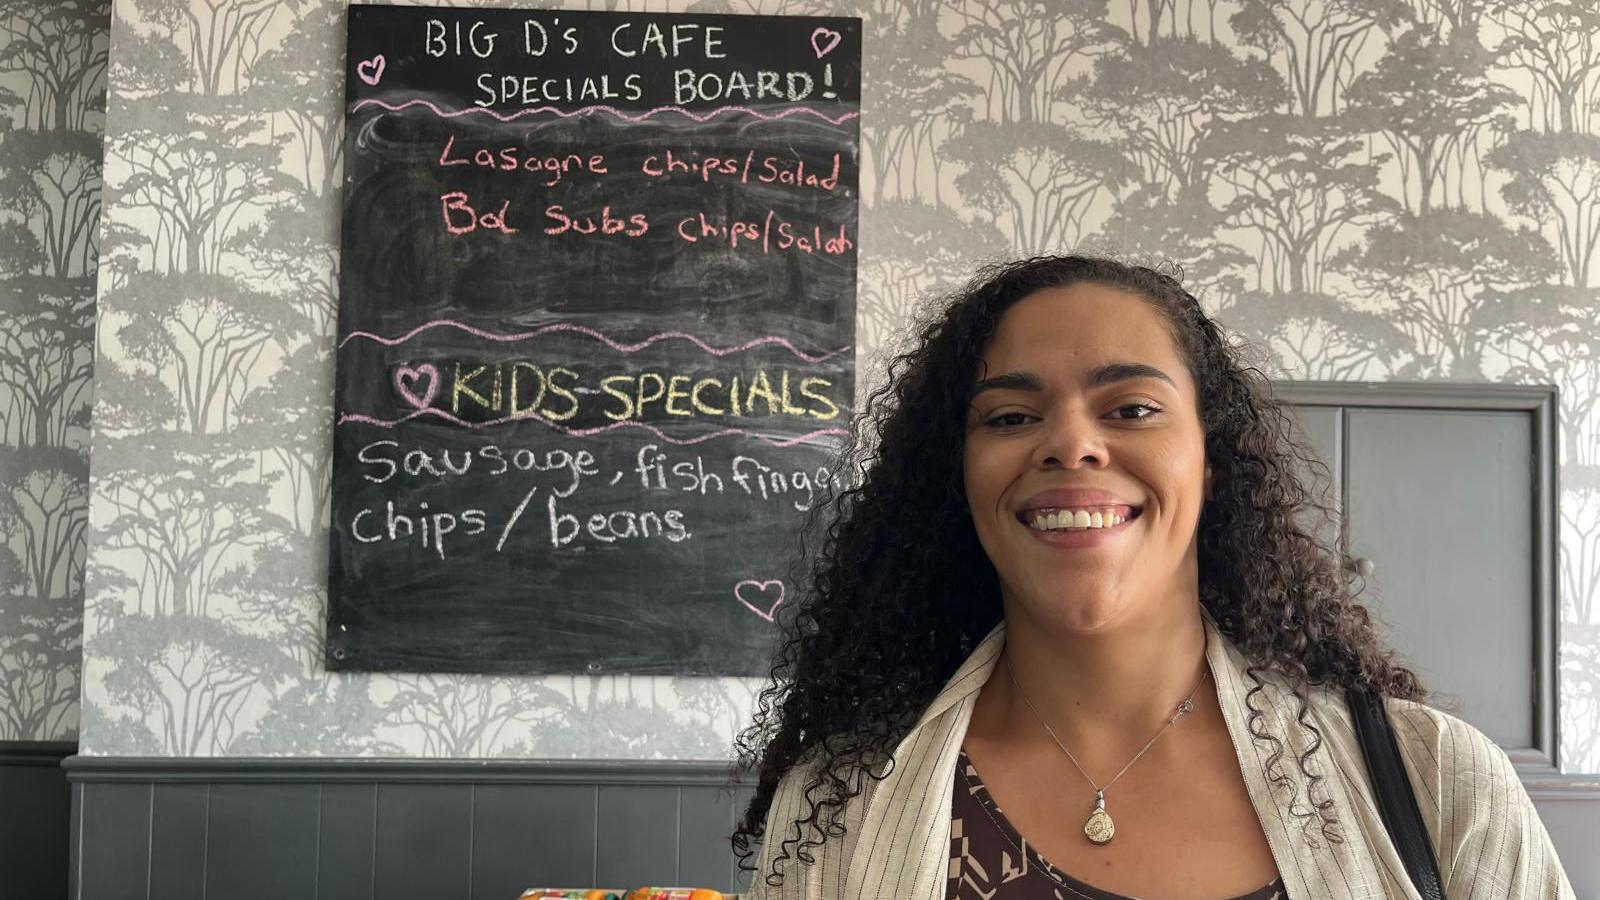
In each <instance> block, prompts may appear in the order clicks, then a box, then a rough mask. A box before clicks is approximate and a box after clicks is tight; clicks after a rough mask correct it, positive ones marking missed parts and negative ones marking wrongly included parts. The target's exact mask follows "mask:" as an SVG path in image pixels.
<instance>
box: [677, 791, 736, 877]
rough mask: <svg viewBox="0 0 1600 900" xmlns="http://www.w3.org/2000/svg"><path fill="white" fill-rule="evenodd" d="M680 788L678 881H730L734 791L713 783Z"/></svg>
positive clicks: (731, 875) (731, 871) (731, 873)
mask: <svg viewBox="0 0 1600 900" xmlns="http://www.w3.org/2000/svg"><path fill="white" fill-rule="evenodd" d="M678 790H679V793H680V794H681V799H680V802H679V804H678V836H679V837H678V883H679V884H729V883H731V879H732V877H733V870H732V868H731V859H732V853H733V847H732V845H731V844H730V843H729V842H728V838H729V837H730V836H731V835H732V834H733V815H734V808H733V800H734V798H733V794H732V792H730V791H728V790H725V789H722V788H717V787H711V786H706V787H684V788H679V789H678Z"/></svg>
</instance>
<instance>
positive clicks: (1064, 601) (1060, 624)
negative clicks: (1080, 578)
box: [1026, 593, 1128, 634]
mask: <svg viewBox="0 0 1600 900" xmlns="http://www.w3.org/2000/svg"><path fill="white" fill-rule="evenodd" d="M1027 606H1028V610H1027V613H1026V615H1027V616H1028V618H1030V619H1033V620H1034V621H1035V622H1037V623H1038V624H1039V625H1041V626H1043V627H1044V628H1046V629H1047V630H1049V631H1053V632H1070V633H1074V634H1094V633H1096V632H1101V631H1107V630H1109V629H1111V628H1114V627H1116V625H1117V623H1118V622H1120V621H1121V620H1122V619H1123V617H1124V616H1125V614H1126V613H1127V611H1128V604H1127V602H1126V601H1125V600H1124V599H1123V598H1122V597H1120V596H1117V595H1115V594H1109V593H1073V594H1068V595H1061V594H1056V595H1055V596H1048V597H1041V598H1038V599H1035V600H1030V601H1029V602H1028V603H1027Z"/></svg>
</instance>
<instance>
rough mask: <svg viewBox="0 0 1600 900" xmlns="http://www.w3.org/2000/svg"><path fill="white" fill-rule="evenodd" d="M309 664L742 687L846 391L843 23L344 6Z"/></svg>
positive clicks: (849, 289) (852, 40)
mask: <svg viewBox="0 0 1600 900" xmlns="http://www.w3.org/2000/svg"><path fill="white" fill-rule="evenodd" d="M346 68H347V72H346V82H347V87H346V91H345V95H346V119H345V126H346V132H345V160H344V171H345V182H344V221H343V233H342V243H341V250H342V261H341V266H340V289H341V296H340V301H339V333H338V343H337V352H336V356H335V360H336V362H335V366H336V376H335V381H336V388H335V390H336V396H335V413H336V419H335V426H334V429H333V430H334V461H333V471H332V478H333V492H332V496H333V505H332V517H333V522H332V530H331V559H330V566H329V604H328V634H327V659H326V661H327V665H328V667H329V668H330V669H359V670H391V671H453V672H521V673H572V672H587V673H597V672H630V673H661V674H666V673H674V674H727V675H756V674H764V673H765V671H766V666H767V662H768V658H769V655H770V653H771V649H772V646H773V641H774V637H775V634H776V626H775V620H778V619H779V618H780V617H781V616H782V614H783V612H784V609H783V604H784V602H785V601H786V600H788V599H791V598H792V595H793V590H794V589H793V586H792V585H789V584H786V583H784V578H785V574H786V572H787V567H788V564H789V562H790V561H791V560H792V559H793V557H794V554H795V550H796V547H795V534H796V531H797V528H798V526H799V524H800V521H801V517H802V515H803V512H804V511H805V510H806V509H807V508H808V507H809V506H810V505H811V504H812V503H814V502H816V500H817V498H818V496H819V494H818V492H819V490H820V489H821V488H822V487H823V486H824V485H826V483H827V479H828V465H829V463H830V462H831V460H832V459H833V458H834V454H835V453H837V450H838V448H839V447H840V446H841V444H842V437H843V435H844V433H845V429H846V428H847V427H848V424H847V423H848V421H849V416H850V412H851V405H852V404H851V398H852V396H853V393H854V346H855V283H856V252H857V243H858V234H857V196H858V161H859V143H860V132H859V114H860V80H861V79H860V73H861V27H860V21H859V20H858V19H851V18H797V17H773V16H731V15H668V14H646V13H602V12H583V11H572V10H505V9H498V10H487V9H468V8H448V9H446V8H425V7H407V6H367V5H354V6H351V7H350V11H349V32H348V54H347V60H346Z"/></svg>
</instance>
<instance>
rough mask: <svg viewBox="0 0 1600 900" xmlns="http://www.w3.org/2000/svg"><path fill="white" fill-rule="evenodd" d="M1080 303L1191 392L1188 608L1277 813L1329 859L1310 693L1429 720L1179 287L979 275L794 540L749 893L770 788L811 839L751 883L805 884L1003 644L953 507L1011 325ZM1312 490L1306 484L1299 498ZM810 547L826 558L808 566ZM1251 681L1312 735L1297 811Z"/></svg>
mask: <svg viewBox="0 0 1600 900" xmlns="http://www.w3.org/2000/svg"><path fill="white" fill-rule="evenodd" d="M1180 275H1181V270H1180ZM1078 282H1091V283H1095V284H1099V285H1102V286H1105V287H1110V288H1115V289H1119V290H1123V291H1127V292H1129V293H1132V294H1135V295H1137V296H1139V297H1141V298H1143V299H1145V300H1146V301H1148V302H1149V303H1150V304H1151V305H1152V306H1153V307H1155V308H1156V309H1157V310H1159V311H1160V312H1161V313H1162V315H1163V317H1164V318H1165V319H1166V321H1167V322H1168V324H1169V327H1170V330H1171V333H1172V335H1173V338H1174V341H1175V343H1176V345H1177V347H1178V350H1179V353H1180V356H1181V357H1182V358H1183V360H1184V362H1185V364H1186V365H1187V366H1188V369H1189V373H1190V375H1191V376H1192V378H1193V380H1194V383H1195V385H1196V388H1197V392H1198V396H1199V411H1200V419H1201V422H1202V425H1203V426H1204V430H1205V448H1206V457H1207V460H1208V461H1209V462H1210V463H1211V465H1212V469H1213V479H1214V484H1213V488H1214V497H1213V498H1212V499H1211V500H1210V501H1208V502H1207V503H1206V505H1205V507H1204V509H1203V511H1202V514H1201V517H1200V521H1199V525H1198V526H1197V527H1198V531H1199V580H1200V602H1201V603H1202V604H1203V605H1204V606H1205V608H1206V609H1207V610H1208V611H1209V612H1210V613H1211V616H1212V618H1213V619H1214V620H1215V621H1216V623H1217V627H1218V629H1219V630H1220V631H1221V632H1222V633H1223V634H1225V635H1227V636H1228V637H1229V638H1230V639H1231V640H1232V641H1233V642H1234V643H1235V644H1236V646H1238V647H1239V648H1240V650H1241V651H1243V652H1244V654H1245V655H1246V656H1247V657H1248V658H1249V659H1250V661H1251V666H1250V667H1249V670H1248V672H1249V675H1250V677H1251V679H1252V680H1253V681H1254V682H1255V686H1254V687H1253V688H1251V690H1250V691H1249V692H1248V693H1247V695H1246V703H1247V704H1248V705H1249V706H1250V709H1251V713H1250V717H1249V729H1250V732H1251V734H1252V735H1254V736H1255V738H1256V739H1257V740H1260V741H1265V742H1267V743H1268V744H1269V745H1271V746H1273V747H1274V752H1273V753H1272V755H1271V757H1270V758H1269V760H1268V762H1267V765H1266V769H1267V773H1268V775H1269V778H1270V779H1271V781H1272V783H1273V784H1274V786H1275V789H1279V790H1287V791H1288V792H1289V794H1290V796H1291V798H1292V800H1291V804H1290V805H1291V810H1292V811H1293V812H1294V814H1295V815H1296V816H1298V817H1299V818H1300V819H1301V820H1302V826H1303V830H1304V832H1305V837H1306V839H1307V840H1308V842H1311V843H1315V842H1316V837H1315V835H1314V834H1312V832H1311V826H1312V825H1313V824H1316V825H1317V826H1319V829H1320V831H1321V834H1322V836H1323V837H1324V838H1326V839H1327V840H1329V841H1332V842H1335V843H1337V842H1339V841H1341V840H1342V836H1341V835H1340V834H1339V829H1338V820H1337V818H1336V816H1335V815H1334V811H1333V809H1332V806H1333V801H1332V800H1331V799H1329V798H1326V797H1324V798H1321V799H1319V798H1318V792H1317V788H1318V785H1319V782H1321V781H1322V776H1321V775H1317V774H1314V773H1313V772H1312V771H1311V770H1310V769H1308V768H1307V766H1306V761H1307V760H1308V759H1309V758H1310V757H1311V755H1312V754H1313V753H1315V752H1316V750H1317V748H1318V747H1320V746H1321V743H1322V735H1321V733H1320V731H1319V730H1318V729H1317V728H1316V727H1315V726H1314V725H1312V724H1311V722H1310V721H1309V720H1308V719H1307V718H1306V712H1307V687H1308V685H1313V684H1318V685H1320V684H1331V685H1335V686H1338V687H1340V688H1345V687H1360V688H1363V689H1366V690H1369V691H1373V692H1376V693H1378V694H1380V695H1383V696H1389V697H1399V698H1404V699H1407V700H1416V701H1421V700H1423V699H1424V697H1425V691H1424V689H1423V687H1422V685H1421V683H1420V681H1419V680H1418V678H1417V676H1416V674H1415V673H1413V672H1412V671H1411V670H1409V669H1407V668H1406V667H1405V666H1404V665H1403V664H1402V663H1401V662H1400V660H1399V659H1398V658H1397V656H1396V654H1395V652H1394V651H1393V650H1392V649H1390V648H1389V647H1387V646H1386V645H1385V644H1384V642H1383V641H1382V640H1381V639H1380V637H1379V636H1378V633H1377V631H1376V629H1375V627H1374V625H1373V622H1372V619H1371V617H1370V616H1369V614H1368V612H1367V609H1366V608H1365V607H1364V606H1363V605H1362V603H1361V602H1360V600H1359V599H1358V595H1359V592H1360V590H1361V587H1362V586H1363V585H1361V584H1359V582H1360V576H1359V575H1357V574H1355V569H1354V566H1353V565H1352V563H1353V558H1352V557H1351V556H1350V555H1349V535H1348V528H1347V526H1346V525H1345V524H1344V523H1343V522H1342V521H1339V519H1340V517H1339V516H1338V515H1337V514H1336V513H1334V512H1333V511H1332V510H1330V509H1329V507H1328V506H1327V505H1326V504H1325V503H1324V502H1323V501H1322V498H1323V497H1324V496H1325V495H1326V485H1327V484H1328V482H1329V473H1328V469H1327V467H1326V466H1325V465H1323V464H1322V463H1321V462H1320V461H1318V460H1317V459H1316V457H1315V455H1314V453H1312V452H1311V451H1310V450H1308V449H1307V445H1306V444H1305V443H1304V441H1303V439H1302V438H1301V437H1300V435H1299V434H1298V433H1297V432H1296V429H1295V427H1294V425H1293V420H1292V419H1291V418H1290V417H1289V416H1288V415H1286V414H1285V412H1284V410H1283V409H1282V407H1281V406H1280V405H1279V402H1278V401H1277V400H1276V399H1274V398H1273V396H1272V393H1271V389H1270V385H1269V384H1268V382H1267V378H1266V376H1265V375H1264V374H1263V373H1262V372H1261V371H1260V369H1258V368H1256V367H1254V366H1250V365H1246V364H1245V363H1244V362H1243V361H1242V358H1243V354H1244V351H1245V350H1246V349H1247V347H1248V345H1243V344H1241V345H1235V344H1232V343H1230V342H1229V341H1227V340H1225V339H1224V337H1223V334H1222V331H1221V330H1220V329H1219V328H1218V326H1217V324H1216V323H1215V322H1213V321H1212V319H1211V318H1210V317H1209V316H1207V314H1206V313H1205V311H1204V310H1203V309H1201V307H1200V304H1199V302H1198V301H1197V300H1196V299H1195V298H1194V296H1192V295H1191V294H1190V293H1189V292H1188V291H1186V290H1184V288H1183V287H1182V286H1181V285H1180V284H1179V281H1178V279H1177V278H1175V277H1173V276H1172V275H1168V274H1166V273H1165V272H1163V271H1160V270H1158V269H1155V268H1149V267H1145V266H1139V265H1129V264H1124V263H1121V262H1117V261H1114V260H1110V259H1102V258H1094V257H1085V256H1060V257H1056V256H1047V257H1038V258H1034V259H1027V260H1022V261H1018V262H1011V263H1006V264H1003V265H993V266H988V267H986V268H984V269H982V270H980V272H979V273H978V275H977V276H976V277H975V278H974V279H973V281H972V282H971V283H970V284H969V285H967V287H966V288H965V289H964V290H962V291H960V292H959V293H957V294H955V295H954V296H953V297H952V298H950V299H949V300H948V301H947V302H945V303H944V304H942V305H941V306H940V307H939V308H937V309H935V310H933V311H932V315H931V316H930V317H929V318H928V320H927V321H926V322H924V323H923V324H922V325H921V327H920V329H919V331H918V334H917V336H916V338H915V340H914V343H913V345H912V346H911V348H910V349H909V350H906V351H905V352H902V353H900V354H898V355H896V356H894V358H893V359H892V360H891V361H890V363H889V365H888V369H887V373H886V374H887V378H886V379H885V383H884V384H883V385H882V386H880V387H879V388H877V389H876V390H874V391H873V392H872V394H871V395H870V397H869V398H868V400H867V404H866V410H865V413H864V414H863V415H862V416H860V417H858V418H857V419H856V420H855V422H854V423H853V425H852V428H851V437H850V439H849V441H848V443H847V446H846V448H845V451H844V452H843V453H842V454H841V455H840V457H839V459H838V461H837V463H836V465H837V466H838V470H837V471H838V472H839V473H840V474H839V475H838V477H836V478H834V479H832V483H833V484H834V485H836V488H835V489H834V490H833V491H832V492H831V493H830V496H829V497H828V498H827V500H826V502H824V503H818V504H817V505H816V506H815V507H814V508H813V511H812V514H811V516H810V518H809V519H808V521H807V523H806V526H805V528H804V529H803V535H802V541H801V555H800V558H799V559H798V561H797V562H796V564H795V565H796V568H795V570H794V571H795V572H796V573H801V574H802V577H800V578H797V579H792V580H793V581H795V582H796V583H798V584H801V585H802V589H801V591H800V594H801V596H800V598H799V602H798V603H797V604H796V605H795V607H794V609H792V610H791V611H790V615H789V616H788V617H787V618H785V619H784V620H782V625H783V631H782V632H781V635H782V637H781V643H780V645H779V648H778V650H777V653H776V655H775V657H774V660H773V665H772V681H771V683H770V684H769V685H768V686H767V687H766V688H765V689H764V690H763V691H762V693H761V695H760V698H759V701H758V709H757V711H756V714H755V717H754V721H753V723H752V724H751V725H750V726H749V727H748V728H747V729H746V730H745V731H744V732H743V733H742V734H741V735H740V736H739V737H738V739H737V740H736V741H735V748H736V750H737V751H738V757H739V759H738V761H739V764H740V768H741V769H744V770H746V771H752V770H753V772H754V777H755V779H756V791H755V795H754V798H753V799H752V800H751V801H750V805H749V806H748V807H747V808H746V809H745V811H744V817H743V819H742V821H741V822H740V823H739V825H738V827H737V829H736V830H735V831H734V833H733V835H732V843H733V849H734V851H735V853H736V854H737V855H738V856H739V858H740V867H741V869H743V870H745V871H751V870H752V869H753V868H754V867H753V866H752V865H751V864H750V863H749V858H750V857H751V856H752V855H754V853H755V850H754V849H753V847H752V844H753V843H754V842H756V841H759V840H761V839H762V837H763V832H764V827H765V819H766V817H767V812H768V810H769V808H770V807H771V805H772V798H773V793H774V791H775V789H776V788H777V785H778V782H779V780H780V779H781V778H782V777H783V776H784V774H785V773H786V772H788V771H789V770H790V768H791V767H793V766H795V765H796V764H798V763H801V762H804V763H805V765H806V766H807V769H808V770H809V771H811V773H812V774H811V777H810V780H809V781H808V782H807V784H806V787H805V790H804V792H803V796H804V797H805V798H806V801H807V803H808V804H809V807H810V808H809V811H808V814H807V817H806V818H804V819H799V820H796V822H795V823H793V826H792V827H786V828H785V829H784V833H785V835H786V837H785V839H784V840H783V842H782V844H781V847H780V848H778V850H779V852H776V853H774V854H773V856H772V859H773V868H772V871H770V872H768V873H765V876H764V877H765V879H766V881H767V883H768V884H769V885H776V884H778V883H780V882H781V878H782V875H781V873H779V871H778V864H779V862H781V861H782V860H785V859H789V858H790V856H791V850H792V851H793V854H794V856H795V857H797V858H798V859H800V860H801V861H802V862H804V863H807V864H810V863H811V862H813V858H812V856H811V854H810V853H809V852H808V849H809V848H812V847H817V846H820V845H821V844H822V843H823V842H824V841H825V840H826V839H827V838H828V837H829V836H838V835H842V834H844V831H845V828H844V825H843V823H842V821H841V819H842V814H843V810H844V807H845V804H846V802H847V801H848V800H849V799H850V798H851V797H855V796H858V795H859V794H860V793H861V792H862V790H863V787H864V784H865V782H864V776H871V777H874V778H878V779H881V778H883V777H885V776H886V775H887V771H886V770H885V771H882V772H881V773H880V772H879V770H880V769H881V768H882V764H883V763H884V762H885V761H886V760H888V759H889V758H890V757H891V755H892V753H893V751H894V749H895V747H896V745H898V743H899V742H900V740H901V738H903V737H904V736H905V734H906V733H907V732H908V731H909V730H910V728H911V726H912V725H913V724H914V723H915V722H916V720H917V718H918V715H919V714H920V713H921V711H922V710H923V709H924V708H925V707H926V706H927V705H928V703H929V702H931V701H932V699H933V698H934V696H935V695H936V694H937V693H938V692H939V690H940V689H941V688H942V687H943V686H944V684H945V683H946V682H947V681H948V680H949V678H950V677H951V676H952V675H953V674H954V673H955V670H956V669H957V667H959V666H960V664H961V663H962V662H963V661H964V660H965V659H966V657H967V656H968V655H969V654H970V653H971V652H972V650H973V649H974V648H975V647H976V646H977V644H978V642H979V641H980V640H981V639H982V638H983V637H984V636H985V635H986V634H988V632H989V631H990V630H991V629H992V628H993V627H994V626H995V625H996V624H997V623H998V622H999V620H1000V618H1001V603H1000V590H999V582H998V578H997V576H996V574H995V570H994V566H993V564H992V563H991V562H990V561H989V558H988V557H987V555H985V553H984V551H983V548H982V546H981V545H980V544H979V543H978V536H977V532H976V530H975V528H974V526H973V523H972V519H971V516H970V514H969V513H967V511H966V509H965V503H964V499H965V498H964V486H963V485H964V482H963V478H962V459H963V447H964V443H965V423H966V417H967V406H968V403H969V401H970V394H971V388H972V383H973V378H974V374H973V373H974V372H976V371H977V367H978V363H979V360H980V358H981V356H982V353H983V351H984V349H985V347H986V346H987V344H988V342H989V340H990V338H991V337H992V336H993V334H994V332H995V328H996V326H997V325H998V324H999V321H1000V318H1001V316H1002V315H1004V313H1005V311H1006V310H1007V309H1008V308H1010V306H1011V305H1012V304H1014V303H1016V302H1017V301H1019V300H1021V299H1022V298H1024V297H1026V296H1028V295H1029V294H1032V293H1034V292H1035V291H1038V290H1041V289H1045V288H1060V287H1065V286H1068V285H1071V284H1074V283H1078ZM1296 463H1299V468H1298V469H1297V468H1296ZM1308 475H1309V476H1312V478H1313V479H1314V481H1315V484H1313V485H1308V484H1306V483H1304V481H1305V479H1306V478H1307V476H1308ZM1336 521H1339V524H1338V525H1337V526H1336V527H1335V529H1334V536H1333V537H1332V538H1331V539H1330V540H1323V539H1322V538H1321V537H1320V536H1321V535H1322V534H1324V533H1325V532H1324V530H1323V528H1324V527H1326V526H1328V525H1329V524H1331V523H1333V522H1336ZM1330 544H1331V546H1330ZM808 545H809V546H816V547H817V548H818V552H817V553H816V554H815V558H814V559H811V558H810V557H809V556H808V555H807V553H806V550H805V548H806V547H807V546H808ZM907 623H911V624H910V627H908V625H907ZM1264 670H1272V671H1275V672H1277V673H1280V674H1281V675H1282V676H1284V677H1285V678H1286V679H1287V681H1288V682H1289V683H1290V684H1291V685H1292V686H1293V690H1294V693H1295V696H1296V697H1297V698H1298V699H1299V703H1298V706H1299V709H1298V712H1297V715H1296V719H1297V721H1298V722H1299V723H1300V725H1301V726H1302V727H1304V728H1308V729H1309V730H1310V732H1311V733H1312V735H1313V740H1312V741H1311V743H1310V745H1309V749H1308V750H1306V751H1305V753H1303V754H1301V755H1300V756H1299V757H1298V758H1297V761H1298V763H1299V768H1300V771H1301V774H1302V775H1303V776H1305V790H1306V799H1307V801H1309V805H1310V810H1307V809H1305V808H1304V807H1302V806H1300V804H1299V802H1298V798H1297V797H1294V791H1293V788H1292V786H1291V784H1290V781H1289V778H1288V776H1286V775H1284V774H1283V772H1282V771H1281V769H1280V767H1279V760H1280V759H1281V757H1282V756H1283V755H1284V745H1283V743H1282V742H1281V741H1280V740H1279V739H1278V738H1277V737H1275V736H1273V735H1271V734H1269V733H1267V732H1266V731H1265V730H1264V729H1263V727H1262V724H1261V718H1262V710H1261V709H1258V708H1257V706H1256V703H1255V698H1256V695H1257V694H1258V693H1259V692H1260V691H1261V683H1260V679H1259V677H1258V674H1259V673H1260V672H1262V671H1264ZM802 835H803V836H804V837H803V839H802ZM775 878H776V879H778V880H774V879H775Z"/></svg>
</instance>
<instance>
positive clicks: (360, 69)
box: [356, 37, 821, 84]
mask: <svg viewBox="0 0 1600 900" xmlns="http://www.w3.org/2000/svg"><path fill="white" fill-rule="evenodd" d="M812 41H813V42H815V41H816V38H815V37H813V38H812ZM818 55H819V56H820V55H821V54H818ZM383 64H384V59H383V54H382V53H379V54H378V55H377V56H374V57H373V58H371V59H364V60H362V61H361V62H359V63H356V74H357V75H358V76H360V77H361V80H362V81H365V82H366V83H367V84H377V83H378V79H380V78H382V77H383Z"/></svg>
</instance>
